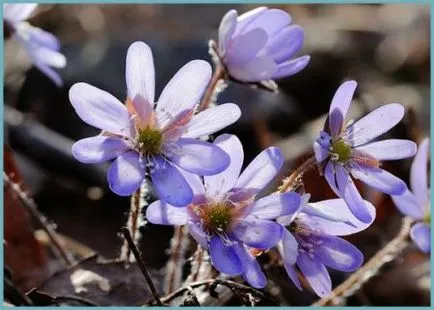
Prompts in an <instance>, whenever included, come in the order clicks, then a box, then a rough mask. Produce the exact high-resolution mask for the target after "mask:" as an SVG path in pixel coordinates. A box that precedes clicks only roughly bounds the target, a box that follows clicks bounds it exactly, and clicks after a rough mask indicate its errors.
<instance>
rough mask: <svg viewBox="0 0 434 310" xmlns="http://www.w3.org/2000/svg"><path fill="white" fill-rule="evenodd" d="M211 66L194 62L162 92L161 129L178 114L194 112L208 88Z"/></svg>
mask: <svg viewBox="0 0 434 310" xmlns="http://www.w3.org/2000/svg"><path fill="white" fill-rule="evenodd" d="M210 79H211V66H210V64H209V63H207V62H206V61H204V60H192V61H190V62H189V63H187V64H186V65H184V66H183V67H182V68H181V69H179V71H178V72H177V73H176V74H175V75H174V76H173V78H172V79H171V80H170V82H169V83H168V84H167V85H166V87H165V88H164V89H163V91H162V92H161V96H160V98H159V99H158V103H157V108H156V112H157V120H158V123H159V124H160V126H161V128H163V127H166V126H167V125H169V124H170V123H171V122H172V121H173V120H174V119H175V118H176V116H177V115H178V114H180V113H181V112H183V111H189V110H192V109H193V108H194V107H195V105H196V104H197V103H199V100H200V99H201V98H202V95H203V93H204V91H205V89H206V87H207V86H208V82H209V80H210Z"/></svg>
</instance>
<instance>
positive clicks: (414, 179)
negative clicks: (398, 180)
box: [410, 139, 430, 206]
mask: <svg viewBox="0 0 434 310" xmlns="http://www.w3.org/2000/svg"><path fill="white" fill-rule="evenodd" d="M428 154H429V139H424V140H423V141H422V143H421V144H420V145H419V150H418V152H417V154H416V157H415V159H414V161H413V164H412V165H411V172H410V184H411V189H412V190H413V193H414V196H415V197H416V199H417V201H418V202H419V205H421V206H427V205H428V204H429V201H430V200H429V189H428V174H427V170H428Z"/></svg>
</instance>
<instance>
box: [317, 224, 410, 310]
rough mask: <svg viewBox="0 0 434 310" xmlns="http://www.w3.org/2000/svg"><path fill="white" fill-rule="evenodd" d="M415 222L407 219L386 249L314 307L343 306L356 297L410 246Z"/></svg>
mask: <svg viewBox="0 0 434 310" xmlns="http://www.w3.org/2000/svg"><path fill="white" fill-rule="evenodd" d="M412 223H413V220H412V219H410V218H409V217H405V218H404V219H403V220H402V226H401V230H400V232H399V233H398V235H397V236H396V237H395V238H394V239H392V240H391V241H390V242H389V243H388V244H387V245H386V246H385V247H384V248H382V249H381V250H380V251H378V252H377V254H375V255H374V256H373V257H372V258H371V259H370V260H369V261H368V262H367V263H366V264H365V265H363V266H362V267H361V268H360V269H359V270H357V271H356V272H355V273H353V274H352V275H351V276H350V277H349V278H348V279H347V280H345V281H344V282H343V283H342V284H341V285H339V286H338V287H336V288H335V289H334V290H333V291H332V292H331V294H330V296H329V297H327V298H324V299H321V300H318V301H317V302H315V303H314V304H312V306H316V307H318V306H328V305H332V306H336V305H342V304H343V303H344V302H345V300H346V299H347V298H348V297H350V296H352V295H354V294H355V293H356V292H357V291H358V290H359V289H360V288H361V287H362V286H363V285H364V284H365V283H366V282H368V281H369V279H371V278H372V277H374V276H375V275H376V274H377V273H378V272H379V270H380V269H381V267H383V266H384V265H385V264H387V263H389V262H391V261H393V260H395V259H396V257H397V256H398V255H399V254H400V253H401V251H402V250H403V249H405V247H406V246H407V245H408V244H409V235H410V229H411V225H412Z"/></svg>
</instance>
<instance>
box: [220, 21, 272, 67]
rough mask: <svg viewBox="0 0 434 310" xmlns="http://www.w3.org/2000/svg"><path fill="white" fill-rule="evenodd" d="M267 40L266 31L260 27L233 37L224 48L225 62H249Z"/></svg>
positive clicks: (229, 63)
mask: <svg viewBox="0 0 434 310" xmlns="http://www.w3.org/2000/svg"><path fill="white" fill-rule="evenodd" d="M267 40H268V35H267V33H266V32H265V31H264V30H263V29H260V28H255V29H252V30H250V31H249V32H246V33H243V34H241V35H239V36H237V37H235V38H234V39H233V40H232V42H231V44H230V45H229V46H228V49H227V50H226V55H225V58H224V59H225V62H226V63H227V65H228V66H231V65H232V64H238V63H246V62H249V61H250V60H251V59H252V58H253V57H255V56H256V54H258V52H259V51H260V50H261V49H262V48H263V47H264V46H265V43H267Z"/></svg>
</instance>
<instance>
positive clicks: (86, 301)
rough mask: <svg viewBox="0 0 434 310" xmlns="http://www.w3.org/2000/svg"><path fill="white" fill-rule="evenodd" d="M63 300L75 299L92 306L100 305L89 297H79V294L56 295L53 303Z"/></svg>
mask: <svg viewBox="0 0 434 310" xmlns="http://www.w3.org/2000/svg"><path fill="white" fill-rule="evenodd" d="M62 301H75V302H79V303H82V304H83V305H86V306H91V307H98V306H99V305H98V304H96V303H94V302H93V301H91V300H89V299H87V298H84V297H79V296H57V297H54V299H53V301H52V302H51V304H57V303H61V302H62Z"/></svg>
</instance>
